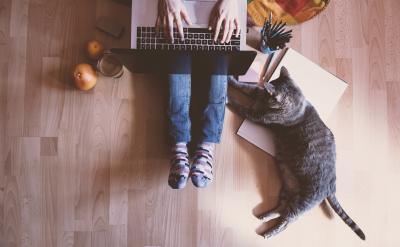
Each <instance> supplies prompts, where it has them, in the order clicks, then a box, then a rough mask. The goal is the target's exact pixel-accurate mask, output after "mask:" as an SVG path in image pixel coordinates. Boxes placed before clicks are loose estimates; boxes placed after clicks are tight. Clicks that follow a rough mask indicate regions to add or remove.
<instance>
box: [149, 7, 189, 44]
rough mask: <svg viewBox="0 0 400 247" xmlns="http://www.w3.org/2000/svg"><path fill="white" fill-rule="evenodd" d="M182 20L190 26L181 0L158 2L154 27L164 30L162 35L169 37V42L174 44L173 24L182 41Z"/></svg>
mask: <svg viewBox="0 0 400 247" xmlns="http://www.w3.org/2000/svg"><path fill="white" fill-rule="evenodd" d="M182 19H183V20H185V22H186V23H187V24H188V25H191V24H192V21H191V20H190V17H189V15H188V13H187V10H186V8H185V5H184V4H183V3H182V1H181V0H159V1H158V16H157V20H156V27H157V28H163V29H164V35H167V34H168V35H169V39H170V41H171V42H174V23H175V24H176V27H177V28H178V32H179V36H180V38H181V40H183V39H184V35H183V25H182Z"/></svg>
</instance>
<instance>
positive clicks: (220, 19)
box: [214, 16, 224, 41]
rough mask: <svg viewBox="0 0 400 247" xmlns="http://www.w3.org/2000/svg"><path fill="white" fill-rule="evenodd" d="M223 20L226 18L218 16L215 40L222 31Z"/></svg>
mask: <svg viewBox="0 0 400 247" xmlns="http://www.w3.org/2000/svg"><path fill="white" fill-rule="evenodd" d="M223 20H224V19H223V18H221V16H220V17H219V18H218V21H217V25H216V27H215V34H214V41H217V39H218V35H219V32H220V31H221V25H222V21H223Z"/></svg>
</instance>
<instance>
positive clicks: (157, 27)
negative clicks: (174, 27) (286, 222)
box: [156, 16, 161, 34]
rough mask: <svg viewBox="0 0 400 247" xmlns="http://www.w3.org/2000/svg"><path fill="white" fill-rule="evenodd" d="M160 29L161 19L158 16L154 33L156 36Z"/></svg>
mask: <svg viewBox="0 0 400 247" xmlns="http://www.w3.org/2000/svg"><path fill="white" fill-rule="evenodd" d="M160 27H161V17H160V16H158V17H157V20H156V33H157V34H158V33H159V32H160Z"/></svg>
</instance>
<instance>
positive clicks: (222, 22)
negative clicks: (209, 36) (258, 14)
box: [209, 0, 240, 43]
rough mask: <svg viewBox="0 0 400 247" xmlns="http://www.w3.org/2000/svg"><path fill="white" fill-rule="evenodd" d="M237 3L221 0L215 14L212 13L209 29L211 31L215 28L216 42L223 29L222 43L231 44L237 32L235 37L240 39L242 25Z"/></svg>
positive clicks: (232, 0)
mask: <svg viewBox="0 0 400 247" xmlns="http://www.w3.org/2000/svg"><path fill="white" fill-rule="evenodd" d="M237 1H238V0H219V1H218V2H217V3H216V5H215V8H214V10H213V13H211V18H210V27H209V29H210V30H211V29H213V28H215V32H214V41H217V39H218V35H219V33H220V32H221V28H222V29H223V30H222V31H223V35H222V37H221V43H224V42H229V41H230V40H231V37H232V35H233V32H234V31H235V30H236V32H235V36H236V37H239V33H240V23H239V10H238V3H237Z"/></svg>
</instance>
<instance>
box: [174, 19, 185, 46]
mask: <svg viewBox="0 0 400 247" xmlns="http://www.w3.org/2000/svg"><path fill="white" fill-rule="evenodd" d="M174 17H175V23H176V27H177V28H178V32H179V36H180V38H181V40H184V39H185V36H184V35H183V26H182V19H181V16H180V14H179V13H175V14H174Z"/></svg>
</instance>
